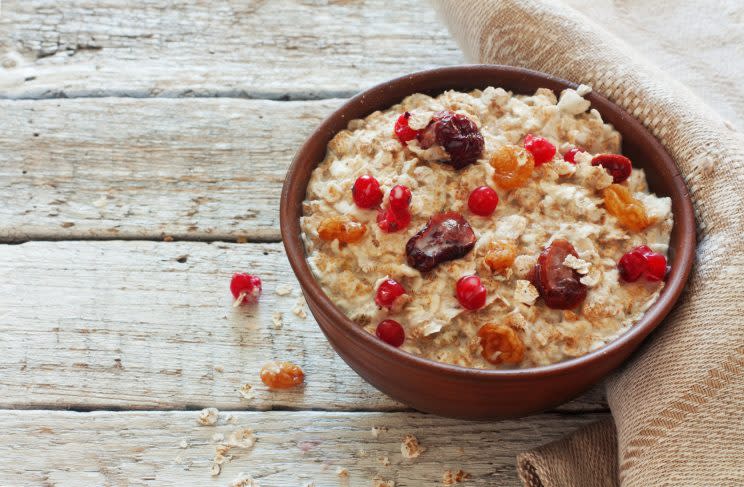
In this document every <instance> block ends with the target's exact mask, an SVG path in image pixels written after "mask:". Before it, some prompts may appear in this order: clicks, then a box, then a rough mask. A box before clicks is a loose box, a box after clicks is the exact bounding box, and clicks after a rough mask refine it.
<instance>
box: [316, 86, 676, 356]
mask: <svg viewBox="0 0 744 487" xmlns="http://www.w3.org/2000/svg"><path fill="white" fill-rule="evenodd" d="M589 91H590V88H588V87H586V86H580V87H579V88H578V89H577V90H565V91H564V92H562V93H561V94H560V98H557V97H556V95H555V94H554V93H553V92H552V91H551V90H548V89H539V90H537V92H535V94H534V95H531V96H528V95H514V94H512V93H510V92H507V91H505V90H503V89H501V88H493V87H488V88H486V89H484V90H482V91H481V90H474V91H472V92H469V93H461V92H457V91H448V92H445V93H443V94H441V95H439V96H437V97H430V96H427V95H423V94H415V95H411V96H409V97H407V98H406V99H405V100H403V101H402V102H401V103H400V104H398V105H395V106H393V107H391V108H390V109H388V110H385V111H377V112H375V113H372V114H371V115H369V116H368V117H366V118H365V119H363V120H352V121H351V122H350V123H349V125H348V128H347V129H346V130H343V131H341V132H340V133H338V134H337V135H336V136H335V137H334V138H333V139H332V140H331V142H330V143H329V144H328V150H327V154H326V157H325V159H324V160H323V161H322V162H321V163H320V164H319V165H318V167H317V168H316V169H315V170H314V172H313V174H312V176H311V179H310V182H309V184H308V188H307V196H306V199H305V201H304V203H303V216H302V218H301V227H302V238H303V241H304V244H305V249H306V254H307V260H308V262H309V264H310V267H311V269H312V271H313V274H314V276H315V278H316V279H317V280H318V282H319V283H320V285H321V287H322V288H323V290H324V291H325V293H326V294H327V295H328V297H329V298H330V299H331V300H332V301H333V302H334V303H336V305H337V306H338V307H339V308H340V309H341V310H343V311H344V312H345V313H346V314H347V315H348V317H349V318H350V319H351V320H353V321H354V322H355V323H356V324H357V325H358V326H360V327H363V328H364V329H365V330H366V331H368V332H369V333H371V334H373V335H376V336H377V337H379V339H381V340H382V341H384V342H386V343H388V344H390V345H391V346H395V347H400V348H401V349H403V350H406V351H408V352H410V353H413V354H416V355H419V356H422V357H426V358H429V359H432V360H436V361H440V362H446V363H451V364H457V365H461V366H465V367H476V368H523V367H534V366H540V365H546V364H551V363H555V362H559V361H561V360H565V359H567V358H570V357H577V356H580V355H583V354H586V353H587V352H589V351H591V350H594V349H596V348H598V347H600V346H602V345H603V344H605V343H607V342H608V341H611V340H612V339H614V338H616V337H617V336H618V335H620V334H622V333H623V332H625V331H626V330H627V329H628V328H629V327H631V326H633V324H634V323H636V322H637V321H638V320H639V319H640V318H641V316H642V315H643V313H644V312H645V311H646V309H648V307H649V306H650V305H651V304H652V303H653V302H654V301H655V300H656V298H657V297H658V295H659V292H660V291H661V289H662V287H663V285H664V278H665V275H666V272H667V260H666V257H667V250H668V244H669V236H670V233H671V229H672V224H673V221H672V213H671V200H670V199H669V198H666V197H663V198H662V197H657V196H656V195H654V194H652V193H651V192H649V190H648V187H647V184H646V177H645V175H644V173H643V170H642V169H637V168H633V167H632V163H631V161H630V160H629V159H628V158H626V157H624V156H622V155H620V147H621V140H620V134H619V133H618V132H617V131H616V130H615V129H614V128H613V127H612V126H611V125H610V124H607V123H605V122H604V121H603V120H602V117H601V116H600V114H599V113H598V112H597V111H596V110H593V109H591V107H590V103H589V101H587V100H585V99H584V97H583V95H585V94H586V93H588V92H589Z"/></svg>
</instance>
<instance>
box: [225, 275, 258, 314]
mask: <svg viewBox="0 0 744 487" xmlns="http://www.w3.org/2000/svg"><path fill="white" fill-rule="evenodd" d="M230 292H231V293H232V295H233V298H235V306H240V305H241V304H248V303H255V302H256V301H258V297H259V296H260V295H261V279H260V278H259V277H258V276H252V275H250V274H245V273H242V272H238V273H235V274H233V276H232V279H231V280H230Z"/></svg>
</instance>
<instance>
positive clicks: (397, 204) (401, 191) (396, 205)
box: [390, 184, 411, 211]
mask: <svg viewBox="0 0 744 487" xmlns="http://www.w3.org/2000/svg"><path fill="white" fill-rule="evenodd" d="M410 204H411V190H410V189H408V187H407V186H403V185H401V184H397V185H395V186H393V188H392V189H391V190H390V207H391V208H392V209H394V210H399V211H400V210H407V209H408V206H409V205H410Z"/></svg>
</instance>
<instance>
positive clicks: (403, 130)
mask: <svg viewBox="0 0 744 487" xmlns="http://www.w3.org/2000/svg"><path fill="white" fill-rule="evenodd" d="M409 118H411V114H410V113H408V112H406V113H404V114H403V115H401V116H400V117H398V120H396V122H395V128H394V129H393V131H394V132H395V136H396V137H398V140H400V143H401V144H405V143H406V142H408V141H409V140H413V139H415V138H416V137H417V136H418V134H419V131H418V130H413V129H412V128H411V127H409V126H408V119H409Z"/></svg>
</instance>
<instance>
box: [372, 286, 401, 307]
mask: <svg viewBox="0 0 744 487" xmlns="http://www.w3.org/2000/svg"><path fill="white" fill-rule="evenodd" d="M405 293H406V289H405V288H404V287H403V286H402V285H401V284H400V283H399V282H398V281H396V280H395V279H385V280H384V281H382V283H381V284H380V285H379V286H377V292H376V293H375V303H377V306H379V307H381V308H388V309H390V308H392V307H393V304H394V303H395V300H396V299H398V297H400V296H402V295H404V294H405Z"/></svg>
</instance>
